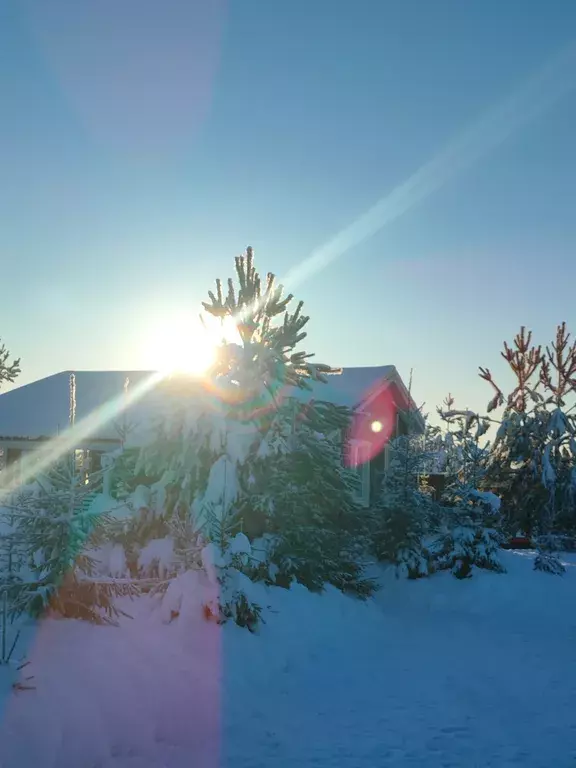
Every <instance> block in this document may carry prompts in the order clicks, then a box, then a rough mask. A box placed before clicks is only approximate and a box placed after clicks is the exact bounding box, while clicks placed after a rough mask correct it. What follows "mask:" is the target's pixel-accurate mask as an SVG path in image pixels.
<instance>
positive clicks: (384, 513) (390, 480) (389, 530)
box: [373, 434, 436, 578]
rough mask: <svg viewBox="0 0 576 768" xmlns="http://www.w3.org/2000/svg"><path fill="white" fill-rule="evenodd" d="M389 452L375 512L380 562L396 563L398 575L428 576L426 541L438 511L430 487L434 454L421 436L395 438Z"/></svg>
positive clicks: (377, 552) (375, 530) (377, 554)
mask: <svg viewBox="0 0 576 768" xmlns="http://www.w3.org/2000/svg"><path fill="white" fill-rule="evenodd" d="M388 452H389V459H388V468H387V470H386V473H385V475H384V480H383V485H382V491H381V494H380V497H379V499H378V501H377V503H376V505H375V509H374V523H373V525H374V533H373V542H374V545H373V546H374V549H375V553H376V556H377V557H378V559H380V560H384V561H387V562H390V563H393V564H394V565H395V566H396V571H397V575H403V576H407V577H409V578H418V577H420V576H426V575H427V574H428V573H429V567H430V560H429V553H428V550H427V547H426V537H427V536H428V535H429V533H430V531H431V528H432V526H433V524H434V521H435V507H436V504H435V502H434V501H433V499H432V494H431V491H430V489H429V488H428V487H427V484H426V472H427V469H428V464H429V463H430V459H431V452H430V451H428V450H427V448H426V444H425V441H424V439H423V437H422V436H421V435H418V434H408V435H400V436H398V437H396V438H394V439H393V440H392V441H391V442H390V444H389V446H388Z"/></svg>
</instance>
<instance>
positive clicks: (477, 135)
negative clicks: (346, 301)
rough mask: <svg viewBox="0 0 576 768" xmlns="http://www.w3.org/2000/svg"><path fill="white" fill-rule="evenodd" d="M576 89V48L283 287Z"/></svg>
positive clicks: (356, 241)
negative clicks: (575, 87)
mask: <svg viewBox="0 0 576 768" xmlns="http://www.w3.org/2000/svg"><path fill="white" fill-rule="evenodd" d="M575 85H576V44H572V45H570V46H569V47H568V48H566V49H564V50H563V51H562V53H560V54H559V55H557V56H556V57H554V58H553V59H551V60H550V61H549V62H548V63H547V64H546V65H545V66H544V67H543V68H542V69H541V70H540V71H539V72H538V73H537V74H535V75H533V76H532V77H531V78H530V79H529V80H528V81H527V82H526V83H525V84H524V85H523V86H522V87H521V88H519V89H518V90H517V91H515V92H514V93H513V94H512V96H510V97H508V98H507V99H506V100H505V101H503V102H501V103H500V104H498V105H497V106H495V107H493V108H492V109H490V110H489V111H488V112H487V113H486V114H485V115H484V116H483V117H482V118H481V119H480V120H478V121H477V122H475V123H474V124H473V125H472V126H471V127H470V128H468V130H467V131H465V132H464V133H463V134H461V135H460V136H458V137H457V138H456V139H454V140H453V141H452V143H451V144H449V145H448V147H446V149H444V151H442V152H441V153H440V154H438V155H436V156H435V157H433V158H432V159H431V160H429V161H428V162H427V163H425V164H424V165H422V166H421V167H420V168H419V169H418V170H417V171H416V172H415V173H413V174H412V175H411V176H410V177H408V178H407V179H406V180H405V181H404V182H402V184H399V185H398V186H397V187H395V188H394V189H393V190H392V191H391V192H390V193H389V194H388V195H386V196H385V197H383V198H381V199H380V200H379V201H378V202H377V203H376V204H375V205H374V206H372V208H370V209H369V210H368V211H366V213H364V214H362V215H361V216H359V217H358V218H357V219H355V220H354V221H353V222H352V224H350V225H349V226H348V227H346V228H345V229H343V230H341V231H340V232H339V233H338V234H337V235H336V236H335V237H333V238H332V239H331V240H329V241H328V242H326V243H325V244H324V245H322V246H320V247H319V248H317V249H316V250H315V251H313V252H312V253H311V254H310V256H308V258H306V259H304V261H302V262H301V263H300V264H298V265H297V266H295V267H294V268H293V269H291V270H290V271H289V272H288V273H287V274H286V275H285V276H284V278H283V279H282V281H281V282H282V283H283V284H284V285H286V286H289V288H290V290H292V289H293V288H294V287H295V286H297V285H299V284H301V283H303V282H305V281H306V280H307V279H309V278H311V277H313V276H314V275H315V274H317V273H318V272H320V271H321V270H323V269H324V267H326V266H328V264H330V263H331V262H332V261H334V260H335V259H337V258H338V257H340V256H342V255H343V254H344V253H346V252H347V251H349V250H350V249H351V248H354V247H355V246H357V245H359V244H360V243H361V242H362V241H364V240H366V239H367V238H369V237H371V236H372V235H374V234H376V232H378V231H379V230H380V229H382V228H383V227H385V226H386V225H387V224H391V223H392V222H393V221H395V220H396V219H398V218H399V217H400V216H402V215H403V214H404V213H406V212H407V211H408V210H409V209H410V208H413V207H414V206H415V205H417V204H418V203H420V202H421V201H422V200H424V199H425V198H427V197H428V196H429V195H431V194H432V193H433V192H436V190H438V189H439V188H440V187H442V186H443V185H444V184H446V183H447V182H448V181H450V179H452V178H453V177H454V176H456V175H457V174H458V173H460V172H461V171H464V170H466V169H467V168H469V167H470V166H471V165H473V164H474V163H475V162H477V161H478V160H479V159H480V158H481V157H483V156H484V155H485V154H487V153H488V152H489V151H490V150H492V149H494V148H495V147H497V146H498V145H500V144H501V143H502V142H504V141H505V140H506V139H507V138H508V137H509V136H510V135H511V134H512V133H514V132H515V131H516V130H518V129H519V128H520V127H521V126H522V125H524V124H525V123H527V122H529V121H530V120H533V119H535V118H536V117H537V116H538V115H540V114H542V113H543V112H545V111H546V110H547V109H549V108H550V107H551V106H552V105H553V104H554V103H555V102H556V101H558V100H559V99H560V98H561V97H562V96H563V95H564V94H566V93H567V92H569V91H570V90H571V89H573V88H574V86H575Z"/></svg>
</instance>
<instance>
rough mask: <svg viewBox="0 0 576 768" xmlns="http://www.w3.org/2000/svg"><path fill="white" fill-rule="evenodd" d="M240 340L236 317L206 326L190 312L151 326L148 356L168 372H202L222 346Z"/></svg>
mask: <svg viewBox="0 0 576 768" xmlns="http://www.w3.org/2000/svg"><path fill="white" fill-rule="evenodd" d="M237 341H238V331H237V328H236V323H235V322H234V320H233V319H232V318H226V319H225V321H224V322H223V323H220V322H219V321H218V322H214V323H210V324H207V325H206V326H204V325H202V323H200V322H199V321H195V322H194V321H192V320H191V319H190V318H189V317H186V316H184V317H179V316H173V317H170V318H165V319H163V320H162V322H161V323H157V324H156V325H155V327H154V328H153V329H151V332H150V333H149V334H148V339H147V343H146V346H147V355H146V357H147V358H148V359H149V360H150V362H151V363H152V367H153V368H154V369H155V370H157V371H159V372H160V373H163V374H165V375H169V374H177V373H181V374H188V375H192V376H202V375H203V374H205V373H206V372H207V371H208V370H209V368H210V367H211V366H212V365H213V364H214V362H215V360H216V355H217V350H218V347H219V346H220V345H221V344H222V343H237Z"/></svg>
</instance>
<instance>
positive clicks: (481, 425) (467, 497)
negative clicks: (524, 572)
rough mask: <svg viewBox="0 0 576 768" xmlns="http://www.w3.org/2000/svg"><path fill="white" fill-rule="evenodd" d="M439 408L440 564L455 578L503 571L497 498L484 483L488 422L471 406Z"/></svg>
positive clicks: (451, 401) (436, 546) (487, 453)
mask: <svg viewBox="0 0 576 768" xmlns="http://www.w3.org/2000/svg"><path fill="white" fill-rule="evenodd" d="M446 405H447V408H446V409H445V410H442V409H439V414H440V416H441V418H442V419H443V420H444V421H445V422H446V423H447V424H448V425H449V427H450V429H449V431H448V433H447V435H446V437H445V446H446V455H447V463H446V466H447V471H448V473H449V481H448V485H447V487H446V489H445V491H444V494H443V502H444V520H443V525H442V526H441V529H440V532H439V535H438V536H437V540H436V545H435V550H436V558H437V563H438V567H439V568H449V569H450V570H451V571H452V573H453V575H454V576H456V577H457V578H459V579H463V578H467V577H469V576H471V575H472V567H473V566H476V567H478V568H483V569H486V570H492V571H496V572H503V571H504V568H503V566H502V565H501V563H500V561H499V558H498V552H499V548H500V544H501V540H502V539H501V534H500V532H499V527H500V524H499V517H500V499H499V498H498V497H497V496H496V495H495V494H494V493H492V492H491V491H490V490H487V489H486V487H485V481H486V475H487V464H488V460H489V455H490V453H489V447H488V446H485V445H482V439H483V438H484V436H485V435H486V433H487V431H488V429H489V427H490V423H489V421H488V420H487V419H483V418H481V417H479V416H478V415H477V414H475V413H473V412H472V411H469V410H464V411H460V410H456V409H454V407H453V405H454V401H453V399H452V398H451V396H449V397H448V399H447V401H446Z"/></svg>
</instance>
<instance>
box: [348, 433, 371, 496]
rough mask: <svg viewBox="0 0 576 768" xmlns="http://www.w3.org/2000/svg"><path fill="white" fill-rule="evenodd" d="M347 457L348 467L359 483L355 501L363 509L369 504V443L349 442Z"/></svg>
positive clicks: (360, 441) (361, 441)
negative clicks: (356, 476)
mask: <svg viewBox="0 0 576 768" xmlns="http://www.w3.org/2000/svg"><path fill="white" fill-rule="evenodd" d="M348 456H349V463H350V466H351V467H352V468H353V469H354V471H355V472H356V474H357V475H358V479H359V481H360V484H359V487H358V489H357V491H356V493H355V494H354V496H355V500H356V501H357V502H358V504H361V505H362V506H363V507H367V506H369V504H370V443H366V442H364V441H363V440H350V442H349V444H348Z"/></svg>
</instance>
